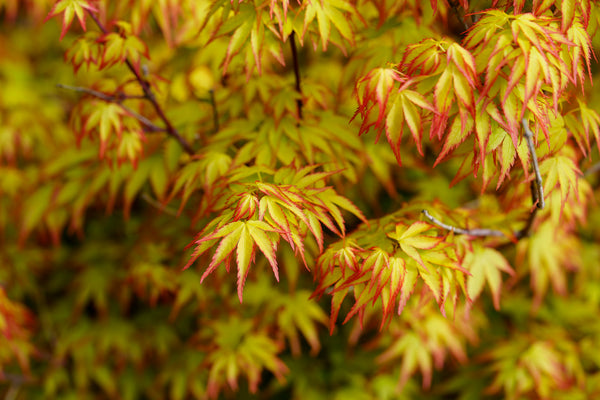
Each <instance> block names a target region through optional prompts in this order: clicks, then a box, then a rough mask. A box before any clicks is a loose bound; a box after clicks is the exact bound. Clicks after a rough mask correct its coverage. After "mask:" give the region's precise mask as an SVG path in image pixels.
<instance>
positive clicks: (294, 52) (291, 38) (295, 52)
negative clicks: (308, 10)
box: [289, 31, 302, 119]
mask: <svg viewBox="0 0 600 400" xmlns="http://www.w3.org/2000/svg"><path fill="white" fill-rule="evenodd" d="M289 41H290V47H291V49H292V62H293V63H294V76H295V78H296V92H298V95H299V96H300V98H299V99H297V100H296V108H297V110H298V119H302V88H301V87H300V65H299V63H298V49H297V48H296V33H295V32H294V31H292V33H290V36H289Z"/></svg>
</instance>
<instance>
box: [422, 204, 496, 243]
mask: <svg viewBox="0 0 600 400" xmlns="http://www.w3.org/2000/svg"><path fill="white" fill-rule="evenodd" d="M421 212H422V213H423V215H425V217H426V218H427V219H428V220H429V221H431V222H432V223H433V224H435V225H437V226H439V227H440V228H443V229H446V230H448V231H451V232H454V233H457V234H459V235H469V236H497V237H506V235H505V234H504V233H502V232H500V231H498V230H495V229H482V228H474V229H463V228H457V227H456V226H452V225H448V224H445V223H443V222H442V221H440V220H439V219H437V218H435V217H434V216H433V215H431V214H430V213H429V211H427V210H421Z"/></svg>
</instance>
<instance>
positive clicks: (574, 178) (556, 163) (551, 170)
mask: <svg viewBox="0 0 600 400" xmlns="http://www.w3.org/2000/svg"><path fill="white" fill-rule="evenodd" d="M540 174H541V175H542V176H543V178H544V179H543V180H544V192H545V193H550V191H551V190H553V189H554V188H555V187H556V186H558V187H559V189H560V197H561V209H562V208H563V207H564V205H565V203H566V202H567V199H568V197H569V195H570V194H574V195H575V196H576V195H577V193H578V190H577V185H578V181H579V177H580V176H582V175H583V174H582V173H581V171H580V170H579V168H578V167H577V166H576V165H575V163H574V162H573V160H572V159H571V158H569V157H567V156H563V155H557V156H554V157H550V158H547V159H546V160H544V161H542V162H541V163H540Z"/></svg>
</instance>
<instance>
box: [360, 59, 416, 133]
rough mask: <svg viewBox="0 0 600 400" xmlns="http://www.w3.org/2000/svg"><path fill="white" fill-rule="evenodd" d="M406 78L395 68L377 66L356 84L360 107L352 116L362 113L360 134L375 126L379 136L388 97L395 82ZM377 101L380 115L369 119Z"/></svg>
mask: <svg viewBox="0 0 600 400" xmlns="http://www.w3.org/2000/svg"><path fill="white" fill-rule="evenodd" d="M405 81H406V78H404V77H403V76H402V75H401V74H400V73H399V72H398V71H396V70H395V69H393V68H376V69H374V70H372V71H370V72H369V73H368V74H367V75H366V76H365V77H364V78H362V79H361V80H360V81H358V83H357V84H356V94H357V97H358V109H357V110H356V113H355V114H354V116H353V117H352V118H355V117H356V116H357V115H358V114H361V116H362V119H363V122H362V124H361V127H360V131H359V135H362V134H363V133H365V132H367V131H368V130H369V128H370V127H371V126H375V129H376V130H377V132H378V135H377V138H378V139H379V134H380V132H381V129H382V128H383V125H382V123H383V120H384V115H385V112H386V109H387V103H388V99H389V97H390V93H392V89H393V87H394V84H395V82H402V83H404V82H405ZM373 103H376V104H377V106H378V109H379V110H378V115H377V120H376V121H375V122H370V121H369V120H368V118H369V115H370V112H371V110H372V109H373V107H374V105H375V104H373Z"/></svg>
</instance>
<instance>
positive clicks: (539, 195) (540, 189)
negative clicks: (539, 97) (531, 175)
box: [521, 118, 545, 210]
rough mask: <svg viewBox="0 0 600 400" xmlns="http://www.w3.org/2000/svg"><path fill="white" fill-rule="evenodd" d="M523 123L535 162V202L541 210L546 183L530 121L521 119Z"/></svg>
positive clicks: (532, 158)
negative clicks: (541, 171) (539, 163)
mask: <svg viewBox="0 0 600 400" xmlns="http://www.w3.org/2000/svg"><path fill="white" fill-rule="evenodd" d="M521 122H522V123H523V129H524V134H525V140H527V148H528V149H529V154H530V155H531V160H532V163H533V171H534V172H535V188H534V189H535V200H536V201H535V202H534V204H535V205H536V206H537V208H539V209H540V210H541V209H543V208H544V206H545V203H544V183H543V181H542V175H541V173H540V166H539V165H538V159H537V155H536V154H535V146H534V144H533V132H531V129H529V123H528V122H527V120H526V119H525V118H523V120H522V121H521Z"/></svg>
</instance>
